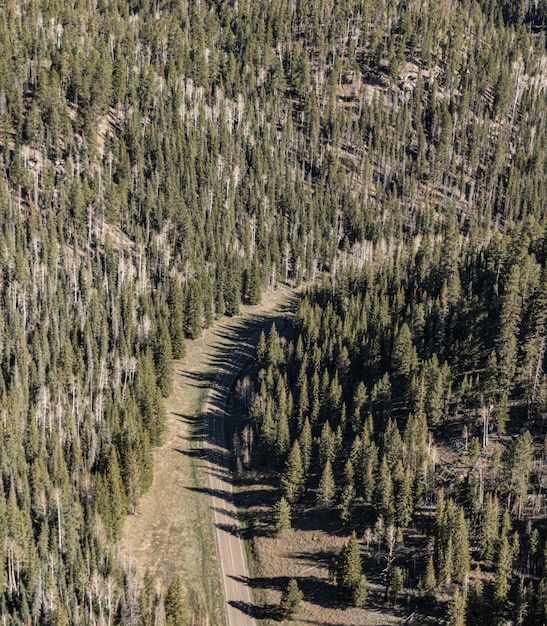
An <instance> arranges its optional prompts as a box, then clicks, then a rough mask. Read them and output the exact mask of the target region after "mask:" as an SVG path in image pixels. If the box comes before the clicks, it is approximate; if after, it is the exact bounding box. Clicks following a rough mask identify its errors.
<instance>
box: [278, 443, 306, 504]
mask: <svg viewBox="0 0 547 626" xmlns="http://www.w3.org/2000/svg"><path fill="white" fill-rule="evenodd" d="M304 491H305V477H304V467H303V465H302V456H301V453H300V445H299V444H298V440H297V439H296V440H295V441H294V443H293V446H292V448H291V451H290V453H289V456H288V458H287V462H286V464H285V471H284V472H283V475H282V476H281V486H280V493H281V496H282V497H284V498H285V499H286V500H287V502H289V504H294V503H295V502H298V501H299V500H300V499H301V498H302V497H303V495H304Z"/></svg>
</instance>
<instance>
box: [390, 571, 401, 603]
mask: <svg viewBox="0 0 547 626" xmlns="http://www.w3.org/2000/svg"><path fill="white" fill-rule="evenodd" d="M402 589H403V570H402V569H401V568H400V567H399V566H396V567H394V568H393V570H392V572H391V580H390V582H389V600H390V602H391V603H392V604H397V600H398V598H399V594H400V593H401V591H402Z"/></svg>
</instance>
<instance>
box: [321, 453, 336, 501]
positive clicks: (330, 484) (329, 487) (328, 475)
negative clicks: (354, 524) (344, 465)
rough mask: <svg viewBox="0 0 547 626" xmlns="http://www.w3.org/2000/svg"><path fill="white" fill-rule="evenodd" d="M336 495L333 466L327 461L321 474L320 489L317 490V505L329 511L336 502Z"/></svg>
mask: <svg viewBox="0 0 547 626" xmlns="http://www.w3.org/2000/svg"><path fill="white" fill-rule="evenodd" d="M335 493H336V483H335V482H334V474H333V472H332V466H331V463H330V461H329V459H327V462H326V463H325V466H324V468H323V472H322V473H321V480H320V481H319V488H318V490H317V504H318V506H319V507H321V508H324V509H328V508H330V507H331V505H332V503H333V502H334V496H335Z"/></svg>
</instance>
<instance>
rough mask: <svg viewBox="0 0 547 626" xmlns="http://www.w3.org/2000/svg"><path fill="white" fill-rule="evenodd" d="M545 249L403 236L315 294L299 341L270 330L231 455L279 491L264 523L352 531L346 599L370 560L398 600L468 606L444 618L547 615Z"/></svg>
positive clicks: (337, 566) (341, 578) (362, 581)
mask: <svg viewBox="0 0 547 626" xmlns="http://www.w3.org/2000/svg"><path fill="white" fill-rule="evenodd" d="M526 242H528V246H527V247H525V245H523V244H525V243H526ZM546 243H547V240H546V237H545V232H542V233H541V234H540V235H539V236H538V237H532V236H530V234H529V236H528V237H526V236H523V231H522V229H521V228H520V227H518V226H517V227H515V228H514V229H513V230H512V231H511V232H508V233H507V234H506V236H505V237H504V238H502V237H499V236H495V237H493V238H492V240H491V241H490V243H489V244H488V245H487V246H485V248H484V249H481V250H480V251H473V250H472V249H470V248H468V247H467V245H464V247H463V249H461V250H460V251H459V252H460V253H459V254H447V250H446V246H447V245H448V246H450V245H451V244H450V238H449V237H447V238H446V239H445V240H444V242H443V243H442V244H440V245H438V246H435V245H434V244H432V242H428V241H424V245H421V246H420V247H419V248H418V249H414V248H413V247H412V246H410V247H404V246H402V247H401V250H400V251H399V253H398V254H397V255H394V256H393V257H386V258H385V259H384V260H382V261H377V262H375V263H368V264H367V265H366V267H365V268H364V269H363V271H362V272H358V271H356V270H355V269H354V268H350V269H349V270H348V271H345V272H341V273H339V274H338V276H337V279H336V280H334V279H333V278H332V277H331V278H329V279H325V280H324V282H323V284H322V285H321V286H316V287H313V288H311V289H308V291H307V293H306V294H305V295H304V296H303V297H302V299H301V301H300V304H299V307H298V310H297V312H296V315H295V318H294V323H293V331H294V336H293V337H291V339H290V340H287V339H286V338H284V337H283V336H282V337H280V336H279V334H278V332H277V329H276V328H275V326H274V327H272V329H271V330H270V333H269V335H268V336H266V335H265V334H263V335H262V337H261V340H260V343H259V346H258V349H257V354H256V366H255V376H254V377H253V379H252V380H251V381H250V380H249V379H247V382H246V384H240V385H239V392H240V395H241V396H242V397H244V398H245V399H246V401H247V402H248V404H249V406H250V408H249V425H248V426H246V428H245V430H244V431H243V433H242V434H241V436H239V437H237V436H236V438H235V450H236V460H237V461H238V464H237V465H238V468H237V469H238V471H239V472H240V473H242V474H243V475H245V474H244V471H245V469H247V470H254V471H257V472H258V474H257V476H258V478H257V480H260V475H261V473H263V476H264V477H265V481H266V482H270V481H271V480H272V476H273V477H274V482H275V476H277V485H278V487H279V492H278V493H279V499H278V501H277V502H276V503H275V504H274V505H273V506H271V504H272V503H270V506H271V508H270V512H269V519H268V516H266V521H265V520H264V519H262V520H260V522H258V521H257V520H253V524H255V525H257V526H258V525H259V524H260V523H262V528H263V527H264V525H265V524H266V525H269V528H270V532H271V534H272V535H273V536H277V537H281V536H283V535H286V534H287V532H288V531H289V530H290V529H291V527H292V526H293V524H292V520H293V519H294V520H296V526H295V528H296V531H298V530H299V529H302V528H306V526H310V525H311V526H312V527H314V528H315V527H317V526H314V524H315V525H319V526H318V527H323V528H324V529H325V530H327V532H332V533H334V534H335V535H336V534H339V533H341V532H342V533H344V532H345V533H348V534H349V533H350V532H351V531H353V534H352V535H351V536H350V543H348V545H347V546H346V548H344V550H342V552H341V554H340V555H336V554H331V555H330V558H331V565H330V567H331V573H332V580H333V581H336V582H337V584H338V586H339V587H340V588H341V589H342V590H343V591H344V593H345V594H346V602H347V603H348V604H349V605H350V606H351V604H353V605H354V606H356V607H360V606H363V605H366V601H367V597H368V594H369V589H368V583H369V581H368V580H367V578H366V577H365V578H363V571H364V568H366V571H367V572H369V575H370V576H372V578H371V582H372V583H373V585H372V587H371V589H370V593H374V594H375V596H376V598H375V602H376V603H378V602H380V603H382V602H383V603H384V605H385V606H386V607H387V608H389V607H392V606H393V605H394V604H396V603H397V602H398V601H402V602H404V597H403V596H402V595H401V592H402V590H403V585H404V588H406V593H407V594H410V596H408V597H409V598H414V600H413V604H412V606H416V605H414V602H418V604H417V606H418V607H421V608H422V609H424V608H425V610H426V612H431V611H432V610H433V609H434V607H435V606H438V605H436V602H437V601H441V598H446V597H447V594H448V595H449V596H450V595H453V598H454V599H453V605H450V607H449V612H450V611H456V610H458V611H459V612H460V613H461V615H462V618H461V619H462V620H464V617H463V616H464V615H465V605H466V602H467V621H465V620H464V621H451V619H449V620H448V623H449V624H464V623H469V624H471V623H477V624H505V623H507V620H508V619H510V620H511V621H510V622H509V623H515V624H524V623H526V624H542V623H543V622H544V620H545V619H546V610H547V609H546V607H547V604H546V599H547V597H546V595H545V571H546V570H545V567H546V561H545V555H547V543H546V542H545V515H546V501H545V496H544V494H543V490H544V485H545V479H546V472H545V470H546V468H545V458H546V450H545V439H544V438H545V424H544V420H545V417H546V416H547V377H546V376H545V374H543V367H544V361H545V351H544V343H545V332H546V330H547V329H546V326H545V322H546V319H547V291H546V287H547V285H546V283H545V279H546V278H547V272H546V261H547V258H546V257H545V251H546V250H547V247H546ZM542 251H543V252H542ZM514 254H516V257H515V256H513V255H514ZM458 259H460V260H459V261H458ZM526 268H528V269H526ZM272 459H273V460H274V461H273V462H272ZM249 501H250V500H249ZM254 504H256V503H254ZM263 517H264V516H263ZM306 520H308V521H306ZM250 534H251V536H252V534H253V533H252V530H251V532H250ZM357 539H359V543H358V542H357ZM352 542H353V543H352ZM358 546H360V547H361V549H362V550H363V554H364V562H363V563H361V560H360V557H359V547H358ZM316 551H318V554H319V556H318V557H317V558H318V561H317V563H318V564H320V563H321V562H322V561H325V558H326V556H325V553H324V551H323V550H322V546H321V544H320V543H319V544H318V545H317V548H316ZM348 551H349V552H353V553H354V554H356V555H357V556H353V557H352V558H349V556H348ZM327 553H328V550H327ZM348 559H349V561H348ZM350 561H351V562H352V564H350ZM472 565H475V566H476V570H475V571H474V572H473V573H472ZM308 569H312V568H308ZM305 571H306V570H305ZM481 572H484V573H481ZM462 588H463V589H464V590H465V592H464V593H461V589H462ZM335 597H336V596H335ZM379 598H380V599H379ZM416 598H419V599H418V600H416Z"/></svg>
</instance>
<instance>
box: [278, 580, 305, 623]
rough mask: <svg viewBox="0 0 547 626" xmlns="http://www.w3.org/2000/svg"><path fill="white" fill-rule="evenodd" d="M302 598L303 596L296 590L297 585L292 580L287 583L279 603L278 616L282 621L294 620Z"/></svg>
mask: <svg viewBox="0 0 547 626" xmlns="http://www.w3.org/2000/svg"><path fill="white" fill-rule="evenodd" d="M303 598H304V594H303V593H302V592H301V591H300V589H299V588H298V583H297V582H296V580H295V579H294V578H291V579H290V580H289V583H288V585H287V587H286V588H285V590H284V591H283V593H282V595H281V601H280V603H279V614H280V616H281V618H282V619H285V620H290V621H292V620H295V619H296V618H297V617H298V613H299V611H300V603H301V602H302V599H303Z"/></svg>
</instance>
